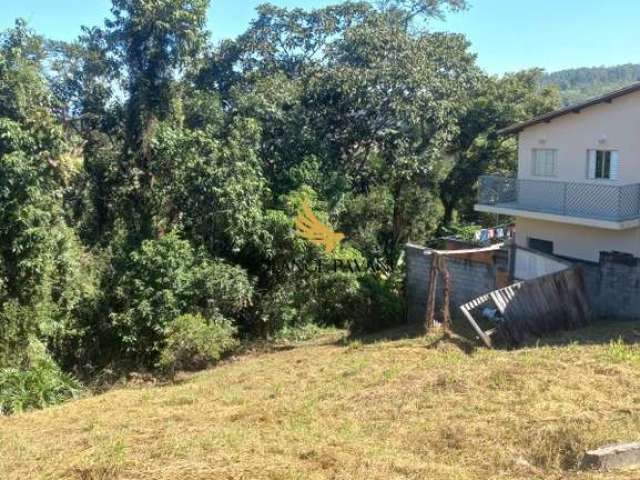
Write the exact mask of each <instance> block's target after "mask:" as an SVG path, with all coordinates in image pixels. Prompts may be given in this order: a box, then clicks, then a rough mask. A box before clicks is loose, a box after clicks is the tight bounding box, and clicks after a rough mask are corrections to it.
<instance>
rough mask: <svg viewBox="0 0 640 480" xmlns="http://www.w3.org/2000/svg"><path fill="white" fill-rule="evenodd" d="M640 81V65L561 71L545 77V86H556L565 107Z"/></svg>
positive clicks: (543, 81) (629, 64)
mask: <svg viewBox="0 0 640 480" xmlns="http://www.w3.org/2000/svg"><path fill="white" fill-rule="evenodd" d="M638 80H640V64H633V63H628V64H625V65H616V66H613V67H584V68H572V69H568V70H560V71H558V72H552V73H548V74H546V75H545V76H544V78H543V80H542V83H543V85H556V86H557V87H558V88H559V89H560V94H561V96H562V101H563V102H564V104H565V105H568V104H571V103H576V102H579V101H582V100H585V99H587V98H591V97H595V96H598V95H601V94H603V93H607V92H610V91H613V90H616V89H618V88H621V87H624V86H626V85H629V84H631V83H634V82H637V81H638Z"/></svg>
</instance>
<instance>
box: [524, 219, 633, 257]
mask: <svg viewBox="0 0 640 480" xmlns="http://www.w3.org/2000/svg"><path fill="white" fill-rule="evenodd" d="M529 238H537V239H540V240H548V241H551V242H553V248H554V251H553V253H554V254H555V255H561V256H564V257H569V258H577V259H583V260H588V261H592V262H598V260H599V256H600V252H601V251H618V252H624V253H630V254H632V255H635V256H636V257H640V229H639V228H631V229H628V230H606V229H603V228H592V227H584V226H580V225H570V224H567V223H557V222H548V221H543V220H534V219H531V218H523V217H517V218H516V244H517V245H518V246H521V247H527V246H528V239H529Z"/></svg>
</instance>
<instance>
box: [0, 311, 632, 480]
mask: <svg viewBox="0 0 640 480" xmlns="http://www.w3.org/2000/svg"><path fill="white" fill-rule="evenodd" d="M638 325H639V324H637V323H636V324H624V325H614V326H604V327H603V326H597V327H594V328H592V329H589V330H585V331H581V332H575V333H574V334H563V335H561V336H559V337H557V338H556V339H551V340H545V341H544V342H542V341H541V342H539V344H538V345H537V346H536V345H534V346H531V347H529V348H526V349H522V350H517V351H488V350H485V349H482V348H480V349H477V350H475V351H474V352H473V353H471V354H466V353H464V352H463V351H462V350H460V349H459V348H458V347H457V346H455V345H454V344H452V343H451V342H446V341H444V342H435V341H436V340H437V339H436V338H416V339H401V340H397V341H388V340H384V339H383V338H381V337H379V339H378V340H377V341H374V342H371V341H370V339H360V340H353V339H352V340H341V339H339V338H338V336H336V335H332V336H331V337H329V338H326V339H325V340H324V341H318V340H315V341H311V342H307V343H304V344H301V345H298V346H296V348H293V349H287V350H282V351H276V352H266V353H259V354H249V355H245V356H242V357H239V358H238V359H237V360H235V361H233V362H229V363H224V364H222V365H220V366H219V367H217V368H215V369H212V370H209V371H206V372H202V373H199V374H197V375H195V376H193V377H190V378H188V379H186V380H184V381H183V382H182V383H178V384H176V385H171V386H163V387H149V388H140V387H138V388H124V389H120V390H114V391H111V392H109V393H106V394H104V395H99V396H95V397H92V398H86V399H81V400H76V401H71V402H68V403H66V404H64V405H61V406H57V407H53V408H50V409H47V410H43V411H37V412H31V413H26V414H20V415H16V416H15V417H7V418H2V419H0V478H2V479H5V478H7V479H26V478H42V479H45V478H46V479H55V478H72V479H73V478H77V479H117V478H119V479H145V480H146V479H172V480H174V479H298V478H299V479H325V478H327V479H329V478H330V479H405V478H406V479H429V480H438V479H446V480H454V479H455V480H458V479H460V480H467V479H523V480H524V479H561V478H562V479H564V478H569V479H571V478H576V479H577V478H580V479H619V478H622V479H637V478H639V477H638V475H639V473H638V472H623V473H620V472H616V473H595V472H587V473H579V472H578V471H577V466H578V465H579V462H580V458H581V455H582V453H583V452H584V450H585V449H587V448H592V447H597V446H601V445H604V444H608V443H612V442H618V441H632V440H639V436H640V433H639V432H640V375H638V368H639V366H640V363H639V362H638V359H639V354H638V347H637V346H636V345H635V344H634V338H635V336H634V335H635V334H634V333H633V332H634V331H635V330H637V329H638ZM619 337H620V340H618V338H619Z"/></svg>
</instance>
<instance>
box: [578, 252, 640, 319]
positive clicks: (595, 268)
mask: <svg viewBox="0 0 640 480" xmlns="http://www.w3.org/2000/svg"><path fill="white" fill-rule="evenodd" d="M580 265H581V266H582V269H583V271H584V278H585V283H586V287H587V292H588V294H589V299H590V301H591V306H592V308H593V310H594V312H595V314H596V315H597V316H599V317H604V318H611V319H617V318H619V319H638V318H640V259H638V258H636V257H634V256H633V255H628V254H621V253H615V252H602V253H600V262H599V263H597V264H594V263H580Z"/></svg>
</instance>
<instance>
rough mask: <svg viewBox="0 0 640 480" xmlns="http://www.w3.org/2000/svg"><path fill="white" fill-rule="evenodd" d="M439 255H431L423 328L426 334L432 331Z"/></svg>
mask: <svg viewBox="0 0 640 480" xmlns="http://www.w3.org/2000/svg"><path fill="white" fill-rule="evenodd" d="M439 263H440V255H439V254H438V253H436V252H433V253H432V254H431V271H430V272H429V290H428V294H427V313H426V317H425V328H426V330H427V333H429V332H430V331H431V330H432V329H433V324H434V321H433V314H434V312H435V309H436V285H437V282H438V267H439V265H438V264H439Z"/></svg>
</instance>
